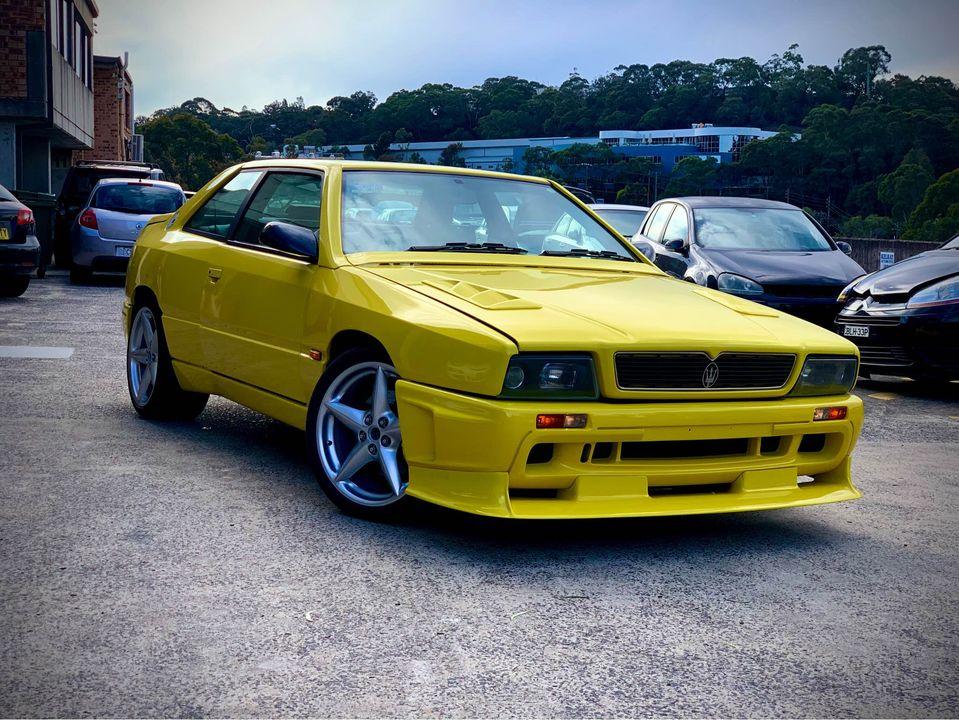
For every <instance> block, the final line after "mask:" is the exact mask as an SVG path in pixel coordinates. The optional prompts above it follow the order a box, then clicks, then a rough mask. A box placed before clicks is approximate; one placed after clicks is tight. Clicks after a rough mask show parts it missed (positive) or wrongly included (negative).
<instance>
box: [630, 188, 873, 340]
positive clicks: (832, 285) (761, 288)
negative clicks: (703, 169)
mask: <svg viewBox="0 0 959 720" xmlns="http://www.w3.org/2000/svg"><path fill="white" fill-rule="evenodd" d="M634 243H635V244H636V246H637V247H638V248H639V249H640V251H641V252H643V253H644V254H645V255H646V256H647V257H649V258H651V259H653V262H655V263H656V265H658V266H659V267H660V268H662V269H663V270H665V271H666V272H668V273H670V274H672V275H675V276H676V277H680V278H683V279H685V280H689V281H692V282H695V283H697V284H699V285H705V286H706V287H711V288H716V289H719V290H722V291H723V292H727V293H730V294H733V295H738V296H739V297H742V298H746V299H748V300H752V301H754V302H758V303H762V304H763V305H768V306H769V307H773V308H776V309H778V310H782V311H784V312H788V313H790V314H791V315H796V316H798V317H801V318H803V319H806V320H810V321H812V322H815V323H816V324H819V325H823V326H827V327H831V326H832V321H833V318H834V317H835V316H836V313H837V312H838V310H839V304H838V301H837V297H838V296H839V293H840V292H841V291H842V289H843V288H844V287H845V286H846V285H847V284H848V283H849V282H850V281H851V280H853V279H854V278H857V277H860V276H861V275H863V274H864V272H865V271H864V270H863V269H862V268H861V267H860V266H859V263H857V262H856V261H855V260H853V259H852V258H851V257H849V256H848V255H849V253H850V252H851V248H850V246H849V245H848V244H846V243H843V242H838V243H837V242H835V241H833V239H832V238H831V237H829V234H828V233H827V232H826V231H825V230H824V229H823V228H822V226H821V225H819V223H817V222H816V221H815V220H814V219H813V218H811V217H809V216H808V215H807V214H806V213H804V212H803V211H802V210H800V209H799V208H797V207H795V206H794V205H788V204H786V203H781V202H773V201H771V200H757V199H752V198H734V197H685V198H670V199H669V200H660V201H659V202H657V203H655V204H654V205H653V207H652V209H651V210H650V212H649V215H648V216H647V217H646V220H645V222H644V223H643V228H642V230H641V231H640V235H638V236H636V237H635V238H634Z"/></svg>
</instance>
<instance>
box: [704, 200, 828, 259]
mask: <svg viewBox="0 0 959 720" xmlns="http://www.w3.org/2000/svg"><path fill="white" fill-rule="evenodd" d="M693 219H694V221H695V226H696V242H697V244H699V246H700V247H703V248H707V249H715V250H772V251H777V250H779V251H787V252H821V251H826V250H832V249H833V247H832V245H830V244H829V241H828V240H827V239H826V238H825V237H824V236H823V234H822V233H821V232H819V229H818V228H817V227H816V226H815V225H813V223H812V221H811V220H810V219H809V218H808V217H806V214H805V213H803V212H802V211H800V210H786V209H778V208H697V209H695V210H693Z"/></svg>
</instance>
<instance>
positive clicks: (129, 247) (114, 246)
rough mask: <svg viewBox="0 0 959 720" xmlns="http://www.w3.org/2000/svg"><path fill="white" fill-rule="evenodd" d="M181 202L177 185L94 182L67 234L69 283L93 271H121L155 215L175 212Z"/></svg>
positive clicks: (124, 180)
mask: <svg viewBox="0 0 959 720" xmlns="http://www.w3.org/2000/svg"><path fill="white" fill-rule="evenodd" d="M185 201H186V198H185V197H184V195H183V190H181V189H180V186H179V185H177V184H176V183H171V182H164V181H162V180H139V179H130V178H107V179H105V180H101V181H100V182H98V183H97V184H96V185H95V186H94V188H93V192H91V193H90V197H89V198H88V199H87V201H86V203H84V206H83V208H82V209H81V210H80V214H79V215H78V216H77V219H76V221H75V222H74V223H73V228H72V230H71V232H70V256H71V257H72V258H73V266H72V267H71V268H70V280H71V282H82V281H84V280H88V279H89V277H90V275H91V274H92V273H93V272H94V271H124V270H126V267H127V263H128V262H129V261H130V257H131V255H132V254H133V245H134V243H135V242H136V239H137V237H138V236H139V234H140V231H141V230H142V229H143V228H144V227H146V225H147V223H148V222H150V220H152V219H153V217H154V216H156V215H165V214H167V213H172V212H175V211H176V210H177V209H178V208H179V207H180V206H181V205H182V204H183V203H184V202H185Z"/></svg>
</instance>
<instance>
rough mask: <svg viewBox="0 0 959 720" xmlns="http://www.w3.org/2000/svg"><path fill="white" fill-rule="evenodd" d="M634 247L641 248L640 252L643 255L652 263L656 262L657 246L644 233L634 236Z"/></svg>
mask: <svg viewBox="0 0 959 720" xmlns="http://www.w3.org/2000/svg"><path fill="white" fill-rule="evenodd" d="M633 247H634V248H636V249H637V250H639V252H640V254H642V255H643V257H645V258H646V259H647V260H649V261H650V262H651V263H655V262H656V248H655V247H653V244H652V243H651V242H650V241H649V240H647V239H646V238H644V237H643V236H642V235H637V236H636V237H634V238H633Z"/></svg>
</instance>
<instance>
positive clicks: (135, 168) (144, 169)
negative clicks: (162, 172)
mask: <svg viewBox="0 0 959 720" xmlns="http://www.w3.org/2000/svg"><path fill="white" fill-rule="evenodd" d="M70 169H71V170H74V171H77V172H81V171H83V170H96V171H97V172H100V171H103V170H115V171H117V172H133V173H147V174H149V173H151V172H156V171H157V170H158V168H151V167H150V166H149V165H111V164H110V163H102V164H101V163H96V164H93V163H86V164H83V165H74V166H73V167H72V168H70Z"/></svg>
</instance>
